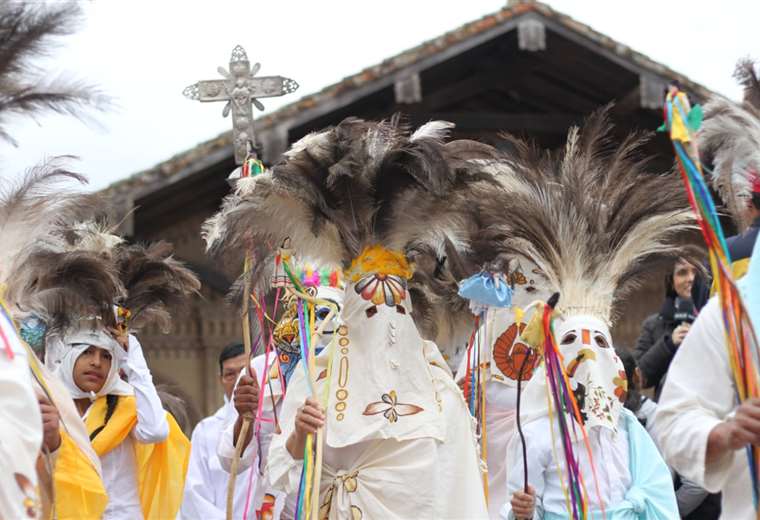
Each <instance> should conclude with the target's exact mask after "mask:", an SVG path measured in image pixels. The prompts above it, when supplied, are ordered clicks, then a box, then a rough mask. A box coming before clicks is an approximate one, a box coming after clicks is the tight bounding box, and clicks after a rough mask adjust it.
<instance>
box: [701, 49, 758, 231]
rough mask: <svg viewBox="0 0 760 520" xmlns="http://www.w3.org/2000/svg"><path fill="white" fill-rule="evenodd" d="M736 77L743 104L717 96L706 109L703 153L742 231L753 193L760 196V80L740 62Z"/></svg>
mask: <svg viewBox="0 0 760 520" xmlns="http://www.w3.org/2000/svg"><path fill="white" fill-rule="evenodd" d="M734 76H735V77H736V79H737V80H739V82H740V83H741V84H742V85H743V86H744V100H743V101H742V103H741V104H739V103H734V102H733V101H730V100H728V99H725V98H722V97H718V96H715V97H713V98H712V99H711V100H710V101H709V102H708V103H707V104H706V105H705V118H704V122H703V125H702V129H701V130H700V132H699V145H700V148H701V151H703V152H706V153H707V154H708V155H711V156H712V161H713V173H712V184H713V186H714V188H715V189H716V190H717V191H718V193H720V196H721V198H722V199H723V202H724V203H725V204H726V205H727V206H728V209H729V211H730V212H731V215H732V216H733V218H734V220H735V221H736V222H737V224H738V225H739V226H740V228H744V227H746V226H747V225H748V224H749V222H746V221H743V214H744V213H745V212H744V209H745V208H746V206H747V204H748V202H749V198H750V197H751V195H752V193H760V79H758V76H757V72H756V71H755V64H754V62H753V61H751V60H749V59H744V60H741V61H739V63H738V64H737V66H736V72H735V73H734Z"/></svg>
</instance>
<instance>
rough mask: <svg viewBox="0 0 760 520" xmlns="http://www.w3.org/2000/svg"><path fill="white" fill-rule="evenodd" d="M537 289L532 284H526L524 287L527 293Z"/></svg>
mask: <svg viewBox="0 0 760 520" xmlns="http://www.w3.org/2000/svg"><path fill="white" fill-rule="evenodd" d="M537 290H538V289H536V288H535V287H533V286H528V287H526V288H525V292H529V293H532V292H536V291H537Z"/></svg>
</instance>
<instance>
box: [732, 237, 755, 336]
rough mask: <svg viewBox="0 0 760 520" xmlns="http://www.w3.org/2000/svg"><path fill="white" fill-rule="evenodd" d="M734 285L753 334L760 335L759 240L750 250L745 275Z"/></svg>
mask: <svg viewBox="0 0 760 520" xmlns="http://www.w3.org/2000/svg"><path fill="white" fill-rule="evenodd" d="M736 285H737V286H738V287H739V291H740V292H741V295H742V300H744V307H745V308H746V309H747V313H748V314H749V319H750V320H751V321H752V327H753V328H754V329H755V333H760V240H755V248H754V249H753V250H752V257H751V258H750V260H749V268H748V269H747V273H746V274H745V275H744V276H743V277H742V278H741V279H740V280H739V281H738V282H736ZM752 288H754V290H752Z"/></svg>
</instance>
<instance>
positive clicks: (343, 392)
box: [335, 388, 348, 401]
mask: <svg viewBox="0 0 760 520" xmlns="http://www.w3.org/2000/svg"><path fill="white" fill-rule="evenodd" d="M335 397H337V398H338V400H340V401H345V400H346V398H347V397H348V390H346V389H345V388H341V389H340V390H338V391H337V392H335Z"/></svg>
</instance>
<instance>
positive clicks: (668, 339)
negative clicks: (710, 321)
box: [633, 258, 701, 401]
mask: <svg viewBox="0 0 760 520" xmlns="http://www.w3.org/2000/svg"><path fill="white" fill-rule="evenodd" d="M699 276H701V275H700V268H699V267H698V266H697V264H696V263H695V262H693V261H691V260H689V259H686V258H679V259H678V260H676V263H675V265H674V266H673V271H672V272H671V273H670V274H668V276H667V277H666V279H665V301H664V302H663V304H662V308H661V309H660V311H659V312H658V313H655V314H652V315H651V316H649V317H648V318H647V319H645V320H644V322H643V323H642V325H641V335H639V338H638V340H637V341H636V348H635V349H634V352H633V355H634V358H635V360H636V363H637V365H638V368H639V372H640V375H641V386H642V388H650V387H654V388H655V393H654V396H655V401H656V400H658V398H659V396H660V392H661V391H662V385H663V383H664V381H665V374H666V373H667V372H668V367H669V366H670V362H671V360H672V359H673V356H674V355H675V353H676V350H677V349H678V347H679V346H680V345H681V342H683V339H684V338H685V337H686V334H687V333H688V332H689V328H690V327H691V324H692V323H693V322H694V319H695V317H696V309H695V307H694V303H693V300H692V286H693V285H694V282H695V280H697V279H698V277H699Z"/></svg>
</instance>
